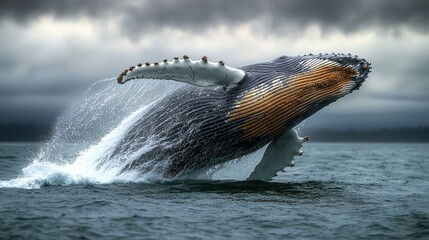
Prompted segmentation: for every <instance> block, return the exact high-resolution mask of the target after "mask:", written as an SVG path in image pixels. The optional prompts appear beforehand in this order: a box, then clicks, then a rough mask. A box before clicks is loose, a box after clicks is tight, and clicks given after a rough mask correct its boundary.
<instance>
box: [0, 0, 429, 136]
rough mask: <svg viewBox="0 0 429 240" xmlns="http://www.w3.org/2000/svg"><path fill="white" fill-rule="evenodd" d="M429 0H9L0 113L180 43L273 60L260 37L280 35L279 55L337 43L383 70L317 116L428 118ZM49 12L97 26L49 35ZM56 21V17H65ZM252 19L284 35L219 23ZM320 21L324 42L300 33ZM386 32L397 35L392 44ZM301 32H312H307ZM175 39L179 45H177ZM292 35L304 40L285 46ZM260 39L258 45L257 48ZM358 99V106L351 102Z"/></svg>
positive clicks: (382, 121) (26, 115) (5, 116)
mask: <svg viewBox="0 0 429 240" xmlns="http://www.w3.org/2000/svg"><path fill="white" fill-rule="evenodd" d="M426 5H428V4H427V3H426V2H425V1H395V0H392V1H385V0H379V1H368V0H367V1H334V0H329V1H310V0H302V1H281V0H272V1H265V0H260V1H257V0H237V1H227V0H217V1H203V0H186V1H174V0H157V1H115V0H94V1H86V0H73V1H69V0H58V1H48V0H32V1H19V0H18V1H0V40H1V41H2V42H3V43H6V44H3V45H2V46H0V52H1V53H2V54H1V55H0V72H1V74H0V122H1V121H2V120H7V121H14V120H17V119H27V120H29V121H32V120H34V119H39V120H37V121H46V119H52V118H53V117H54V116H55V115H56V114H58V113H59V112H60V110H61V109H62V108H64V107H65V106H66V105H67V104H68V103H70V102H71V99H73V94H75V93H81V92H82V91H84V89H86V88H87V87H88V86H89V85H91V84H92V83H93V82H94V81H96V80H97V79H102V78H106V77H113V76H116V74H117V73H118V71H120V70H122V68H123V67H127V66H128V65H130V64H135V63H137V62H139V61H155V60H160V59H162V58H164V57H172V56H175V54H178V53H177V51H186V52H179V54H184V53H187V54H190V55H191V56H192V57H194V55H203V54H204V55H209V56H210V57H211V56H212V55H215V54H216V51H218V50H219V49H222V51H224V52H223V53H222V55H224V57H228V59H227V60H228V63H229V62H231V61H235V62H234V63H236V64H232V65H233V66H239V65H242V64H250V63H253V62H254V61H266V60H269V59H270V58H271V55H270V54H271V53H266V52H264V51H261V50H260V49H258V45H259V44H260V45H263V44H271V45H272V49H275V50H274V51H280V52H279V53H278V54H279V55H280V54H291V55H294V54H304V53H307V52H302V51H314V49H316V51H325V50H328V49H335V51H337V49H338V51H344V50H346V51H347V52H348V51H350V52H353V53H356V54H359V55H362V56H363V57H366V58H367V59H368V60H370V61H371V62H373V66H374V72H373V74H371V75H370V79H368V82H367V83H365V85H364V86H363V90H362V91H360V92H359V93H358V94H356V97H355V94H353V96H350V97H349V96H347V97H346V98H345V99H342V100H341V101H339V102H338V103H336V104H335V107H334V108H328V110H327V111H325V110H324V111H322V112H321V113H318V114H317V115H316V116H315V118H312V119H313V120H309V123H311V124H314V125H315V126H321V127H336V126H337V127H344V128H347V127H350V126H354V125H356V126H359V122H361V125H360V126H370V125H371V124H372V126H376V127H379V126H381V127H383V126H387V125H389V126H395V124H403V125H407V124H422V123H427V122H428V121H429V114H428V113H429V112H428V110H429V109H428V108H427V107H425V106H429V102H428V101H429V95H428V94H427V91H428V90H429V85H428V84H429V82H428V81H427V76H428V74H429V72H428V69H429V68H427V62H429V58H428V56H427V54H426V51H427V49H428V48H427V47H426V46H427V45H426V42H427V40H425V39H427V34H428V33H429V10H428V9H429V7H427V6H426ZM47 15H49V16H52V17H54V20H53V21H52V20H51V19H49V20H48V22H50V23H52V22H53V23H55V24H56V23H61V20H76V19H78V18H79V17H86V18H89V20H90V21H91V24H92V23H94V22H95V24H94V25H93V26H91V28H90V29H91V30H90V31H92V32H91V34H93V35H91V36H90V37H88V39H89V40H88V39H85V38H80V37H81V34H82V35H83V30H82V29H83V28H84V27H85V26H83V25H85V23H84V24H83V25H79V26H78V28H75V29H74V32H73V31H71V33H70V32H69V30H70V29H65V31H63V32H62V33H63V34H64V32H66V33H68V34H66V36H65V37H63V38H56V37H57V35H58V31H50V32H49V31H48V33H47V34H48V35H49V34H52V35H51V36H41V37H40V34H39V32H38V31H35V30H34V29H32V28H33V27H35V26H37V23H36V24H32V23H33V22H36V21H37V20H38V19H39V18H40V17H44V16H47ZM103 21H106V22H111V21H114V22H115V24H119V26H115V27H119V31H120V32H119V33H118V32H116V31H117V29H116V28H114V29H113V30H112V31H111V32H109V31H107V30H106V29H104V27H105V26H104V25H103ZM70 22H73V21H70ZM55 24H53V26H57V25H55ZM245 24H248V25H249V26H250V29H251V30H252V31H253V32H251V33H250V34H249V33H245V34H248V36H249V37H247V39H248V38H251V37H252V36H260V35H262V34H260V33H264V34H266V35H267V36H270V37H272V39H275V41H271V42H270V41H269V39H268V40H267V41H266V39H264V38H261V39H256V38H255V39H253V38H252V39H251V41H248V42H246V41H247V39H246V41H243V39H240V36H238V37H237V36H236V35H232V36H233V37H232V38H228V36H229V35H228V32H226V33H225V32H222V31H216V30H217V29H218V28H219V27H223V28H226V29H227V31H228V30H231V29H232V30H234V27H238V26H240V25H245ZM312 25H315V26H316V27H317V29H318V30H321V32H322V34H325V35H323V36H322V37H321V38H320V39H319V40H317V41H319V43H317V42H316V40H315V44H314V46H312V45H311V41H310V44H307V43H305V44H302V43H297V40H296V39H299V38H294V37H295V36H298V35H299V34H300V33H302V32H304V31H303V29H304V28H306V27H309V26H312ZM59 26H61V25H59ZM65 26H66V27H67V25H65ZM81 27H82V28H81ZM76 29H78V30H77V31H76ZM212 29H215V31H214V32H215V33H218V32H219V33H220V34H223V35H222V36H220V35H219V38H218V39H216V38H215V37H213V35H210V34H207V35H210V36H209V37H207V36H205V35H204V34H205V33H207V32H210V31H211V30H212ZM403 29H405V30H407V31H406V32H407V33H410V35H402V36H405V37H404V38H402V39H401V38H394V37H393V38H394V39H395V40H391V39H392V36H395V35H394V34H398V35H401V31H402V30H403ZM61 30H62V29H61ZM93 30H94V31H93ZM163 30H171V32H172V33H171V35H170V34H169V33H170V32H169V31H163ZM42 31H43V30H42ZM45 31H46V30H45ZM332 31H339V32H340V33H341V34H340V37H339V38H340V39H339V40H337V39H336V38H335V37H333V38H332V42H331V41H330V40H329V41H328V43H325V42H324V41H325V40H324V39H325V36H326V35H328V34H327V33H330V32H332ZM106 32H108V33H106ZM366 32H370V33H375V34H374V35H375V36H373V35H371V34H369V35H370V36H369V37H368V36H367V39H366V40H365V39H364V40H363V41H366V42H364V43H362V44H361V43H355V42H353V41H355V39H359V38H360V37H361V35H362V36H364V37H365V33H366ZM45 33H46V32H45ZM120 33H122V34H123V33H125V36H126V37H128V38H129V39H132V40H135V39H139V40H141V41H134V44H129V42H127V41H126V40H125V41H124V39H122V35H121V36H118V34H119V35H120ZM191 33H192V36H191V37H190V39H191V40H190V43H189V42H188V43H186V42H178V41H176V40H175V39H167V40H165V38H166V37H167V38H168V37H169V36H171V38H175V37H178V36H180V37H186V36H189V35H191ZM407 33H406V34H407ZM104 34H106V36H105V35H104ZM109 34H111V35H109ZM212 34H213V33H212ZM234 34H240V32H239V31H238V33H237V32H235V33H234ZM349 34H358V35H359V36H357V37H356V35H349ZM226 35H228V36H226ZM316 35H317V34H316ZM245 36H247V35H245ZM305 36H307V35H305ZM309 36H310V37H309V38H311V37H312V36H313V34H310V35H309ZM333 36H337V35H334V34H333ZM344 36H346V37H344ZM416 36H417V37H416ZM422 36H423V37H422ZM33 37H34V39H33ZM146 37H147V38H146ZM342 37H344V38H342ZM368 38H369V40H368ZM387 38H388V39H389V41H390V43H389V44H386V42H387V40H386V39H387ZM413 38H420V40H419V41H420V42H418V44H416V42H410V44H408V43H407V44H406V45H405V44H403V43H404V42H406V41H408V39H411V40H413ZM422 38H423V39H424V40H421V39H422ZM163 40H164V41H166V42H167V43H166V44H165V45H161V46H159V47H153V45H154V44H156V43H158V42H160V41H163ZM193 40H194V41H196V42H192V41H193ZM300 40H305V41H308V38H307V37H302V38H301V39H300ZM310 40H313V39H312V38H311V39H310ZM349 40H351V41H352V43H349V42H348V41H349ZM385 40H386V41H385ZM396 40H398V41H397V42H395V41H396ZM198 41H200V42H198ZM216 41H220V42H221V43H222V45H221V47H222V48H219V47H218V48H214V47H213V48H211V47H212V45H215V44H216V43H217V42H216ZM222 41H223V42H222ZM235 41H237V42H235ZM175 42H178V44H177V45H174V43H175ZM201 42H203V44H201ZM231 42H232V43H231ZM243 42H244V44H243ZM320 42H323V43H320ZM398 42H400V43H401V44H398ZM224 43H225V44H226V45H227V47H225V48H223V47H224V45H223V44H224ZM284 43H285V44H292V45H294V44H295V45H294V46H287V45H286V46H284V45H282V44H284ZM354 44H356V45H357V46H355V45H354ZM129 45H131V46H129ZM307 45H308V46H307ZM341 45H343V46H341ZM190 46H191V47H190ZM193 46H195V47H194V48H192V47H193ZM253 46H255V48H254V49H253V48H250V47H253ZM232 48H233V50H231V49H232ZM324 48H328V49H324ZM350 48H352V49H350ZM261 49H262V48H261ZM263 49H264V50H267V49H268V50H269V49H270V48H263ZM307 49H308V50H307ZM189 51H190V52H189ZM192 51H193V52H192ZM201 51H208V53H206V52H204V53H201ZM250 51H254V52H256V54H254V53H250ZM285 51H289V52H285ZM290 51H292V52H290ZM264 54H265V55H264ZM273 54H274V53H273ZM179 56H180V55H179ZM243 56H245V57H243ZM267 56H269V58H267ZM213 57H219V54H218V56H213ZM222 57H223V56H222ZM273 57H277V55H275V56H273ZM246 61H247V62H246ZM365 98H366V101H363V102H365V103H366V104H367V105H368V106H363V105H362V104H360V101H361V100H362V99H363V100H365ZM368 99H369V100H368ZM343 100H344V101H343ZM400 104H402V105H400ZM407 104H408V105H407ZM352 107H356V108H354V109H353V111H351V110H350V109H351V108H352ZM387 108H388V109H387ZM330 109H332V110H330ZM392 119H393V120H392Z"/></svg>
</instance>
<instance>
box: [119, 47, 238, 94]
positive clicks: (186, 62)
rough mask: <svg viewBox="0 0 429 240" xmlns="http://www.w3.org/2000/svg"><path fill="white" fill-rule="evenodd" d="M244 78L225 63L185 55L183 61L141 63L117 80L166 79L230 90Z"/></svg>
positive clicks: (121, 82)
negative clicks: (194, 59) (195, 58)
mask: <svg viewBox="0 0 429 240" xmlns="http://www.w3.org/2000/svg"><path fill="white" fill-rule="evenodd" d="M244 76H245V73H244V71H243V70H240V69H237V68H232V67H229V66H226V65H225V63H224V62H223V61H219V62H217V63H214V62H209V61H208V60H207V57H203V58H202V59H201V60H200V61H193V60H190V59H189V57H188V56H186V55H185V56H183V59H181V60H179V58H174V60H173V61H168V60H163V61H162V62H161V63H157V62H156V63H153V64H150V63H145V64H141V63H139V64H137V65H136V66H132V67H130V68H128V69H125V71H124V72H122V73H121V74H120V75H119V76H118V78H117V80H118V83H120V84H123V83H125V82H127V81H130V80H133V79H143V78H152V79H165V80H175V81H179V82H185V83H189V84H192V85H197V86H203V87H207V86H224V87H225V88H226V89H230V88H233V87H235V86H237V84H238V83H239V82H240V81H242V80H243V78H244Z"/></svg>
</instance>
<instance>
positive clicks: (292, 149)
mask: <svg viewBox="0 0 429 240" xmlns="http://www.w3.org/2000/svg"><path fill="white" fill-rule="evenodd" d="M306 141H308V137H304V138H301V137H299V136H298V133H297V132H296V131H295V130H293V129H291V130H289V131H287V132H286V133H285V134H284V135H282V136H281V137H279V138H278V139H276V140H274V141H273V142H271V143H270V144H269V145H268V147H267V150H265V153H264V156H263V157H262V160H261V162H260V163H259V164H258V165H257V166H256V167H255V170H253V172H252V173H251V174H250V176H249V177H248V178H247V180H261V181H269V180H271V179H272V178H273V177H275V176H277V172H279V171H282V170H283V169H284V168H285V167H287V166H290V167H293V166H294V164H295V162H294V161H293V158H294V156H296V155H302V151H301V147H302V145H303V143H304V142H306Z"/></svg>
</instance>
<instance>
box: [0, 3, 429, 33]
mask: <svg viewBox="0 0 429 240" xmlns="http://www.w3.org/2000/svg"><path fill="white" fill-rule="evenodd" d="M0 15H1V16H2V18H8V19H13V20H14V21H17V22H20V23H28V22H29V21H32V20H33V19H34V18H37V17H40V16H44V15H52V16H54V17H55V18H59V19H67V18H69V19H73V18H76V17H79V16H85V17H88V18H91V19H94V20H97V19H99V20H103V19H104V18H112V19H114V18H116V19H118V21H120V24H121V29H123V31H124V32H126V33H127V34H129V36H131V37H138V36H142V35H143V34H145V33H146V32H147V31H157V30H159V29H160V28H166V27H169V28H179V29H186V30H190V31H195V30H198V31H204V30H207V29H210V28H213V27H216V26H219V25H228V26H234V25H240V24H244V23H248V22H257V23H259V25H260V27H261V28H263V29H265V30H266V34H276V31H280V32H282V33H285V32H286V30H299V29H302V28H305V27H308V26H309V25H317V26H319V27H320V28H321V29H322V31H330V30H340V31H342V32H345V33H353V32H356V31H359V30H368V29H373V28H376V29H377V30H380V31H383V32H385V31H393V32H396V31H397V30H399V29H401V28H407V29H413V30H414V31H419V32H425V33H427V32H428V31H429V7H428V3H427V1H424V0H420V1H401V0H379V1H372V0H364V1H351V0H350V1H342V0H325V1H317V0H302V1H284V0H270V1H265V0H236V1H229V0H217V1H204V0H187V1H172V0H157V1H114V0H106V1H102V0H94V1H83V0H76V1H75V0H60V1H49V0H34V1H25V0H18V1H14V0H8V1H1V3H0ZM288 34H291V35H293V34H299V33H297V32H293V33H292V32H289V33H288Z"/></svg>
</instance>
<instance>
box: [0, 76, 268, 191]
mask: <svg viewBox="0 0 429 240" xmlns="http://www.w3.org/2000/svg"><path fill="white" fill-rule="evenodd" d="M182 85H183V84H181V83H176V82H163V81H154V80H147V81H135V82H133V83H131V84H125V85H117V84H116V83H115V81H114V79H105V80H100V81H98V82H96V83H95V84H94V85H93V86H91V88H90V89H88V90H87V91H86V92H85V93H83V94H82V96H81V97H80V98H79V99H78V100H77V101H75V102H74V103H73V104H72V105H71V106H70V107H69V108H68V109H67V110H66V111H65V112H64V113H63V114H62V115H61V116H60V117H59V118H58V120H57V122H56V124H55V126H54V128H53V132H52V137H51V139H50V140H49V141H48V142H46V143H45V144H44V145H43V147H42V148H41V149H40V151H39V153H38V155H37V157H36V158H35V159H34V160H33V162H32V163H31V164H30V165H29V166H27V167H25V168H23V169H22V174H21V176H20V177H18V178H16V179H12V180H8V181H0V187H18V188H40V187H43V186H48V185H70V184H105V183H117V182H150V181H160V180H161V181H162V180H163V179H161V177H160V176H157V174H156V173H154V172H149V173H145V174H142V173H141V172H139V171H138V170H127V171H123V169H124V166H126V165H127V164H129V163H130V162H132V161H134V160H136V159H137V158H138V157H139V156H141V155H142V153H143V152H145V151H148V150H150V149H151V148H152V147H154V146H155V145H156V143H155V142H153V141H150V140H149V141H147V142H146V143H145V145H144V147H143V148H142V149H140V151H139V152H137V153H127V154H126V156H115V157H113V158H112V155H113V152H114V150H115V148H116V146H117V145H118V144H119V143H120V141H121V140H122V139H123V138H124V136H125V135H126V133H127V131H128V130H129V129H130V128H131V127H132V126H133V125H134V124H135V123H136V122H137V121H138V120H139V119H140V118H141V117H142V116H143V115H144V114H145V112H146V111H147V110H148V109H149V108H150V106H151V104H152V103H154V102H156V101H157V100H159V99H161V98H162V97H164V96H166V95H167V94H169V93H171V92H172V91H174V90H176V89H178V88H179V87H180V86H182ZM263 149H264V148H263ZM263 149H261V150H259V151H257V152H255V153H253V154H250V155H248V156H245V157H242V158H240V159H236V160H233V161H231V162H228V163H225V164H222V165H221V166H217V167H214V168H212V169H209V170H204V171H201V172H199V173H195V174H193V176H187V177H186V178H197V179H237V178H238V179H241V180H244V179H245V178H246V177H247V176H248V174H249V173H250V172H251V171H252V169H253V168H254V166H255V165H256V164H257V163H258V161H259V160H260V159H261V156H262V154H263ZM241 160H245V165H244V164H242V162H244V161H241ZM148 164H156V163H151V162H149V163H148Z"/></svg>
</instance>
